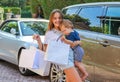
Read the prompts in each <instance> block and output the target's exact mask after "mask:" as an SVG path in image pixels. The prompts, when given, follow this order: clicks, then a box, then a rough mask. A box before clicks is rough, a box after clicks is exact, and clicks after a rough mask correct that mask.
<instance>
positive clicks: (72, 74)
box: [64, 67, 82, 82]
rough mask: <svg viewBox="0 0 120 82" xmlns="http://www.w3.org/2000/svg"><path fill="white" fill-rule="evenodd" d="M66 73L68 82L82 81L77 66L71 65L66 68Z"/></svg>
mask: <svg viewBox="0 0 120 82" xmlns="http://www.w3.org/2000/svg"><path fill="white" fill-rule="evenodd" d="M64 72H65V74H66V82H82V79H81V78H80V77H79V74H78V72H77V70H76V68H75V67H71V68H68V69H65V70H64Z"/></svg>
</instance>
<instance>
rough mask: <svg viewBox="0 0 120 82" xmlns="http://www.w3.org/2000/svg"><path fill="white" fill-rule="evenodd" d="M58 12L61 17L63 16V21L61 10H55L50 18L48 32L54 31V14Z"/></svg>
mask: <svg viewBox="0 0 120 82" xmlns="http://www.w3.org/2000/svg"><path fill="white" fill-rule="evenodd" d="M56 12H57V13H59V14H60V16H61V18H62V19H63V14H62V12H61V10H59V9H54V10H53V11H52V12H51V14H50V17H49V24H48V28H47V31H49V30H52V29H53V28H54V24H53V22H52V20H53V16H54V14H55V13H56Z"/></svg>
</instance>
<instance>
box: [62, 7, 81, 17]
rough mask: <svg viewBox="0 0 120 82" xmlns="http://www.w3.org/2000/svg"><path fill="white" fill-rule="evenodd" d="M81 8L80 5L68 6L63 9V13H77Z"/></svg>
mask: <svg viewBox="0 0 120 82" xmlns="http://www.w3.org/2000/svg"><path fill="white" fill-rule="evenodd" d="M79 8H80V7H79V6H76V7H70V8H66V9H64V10H63V13H64V14H66V15H72V14H76V13H77V12H78V10H79Z"/></svg>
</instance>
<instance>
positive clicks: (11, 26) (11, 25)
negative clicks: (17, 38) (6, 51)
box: [1, 21, 19, 33]
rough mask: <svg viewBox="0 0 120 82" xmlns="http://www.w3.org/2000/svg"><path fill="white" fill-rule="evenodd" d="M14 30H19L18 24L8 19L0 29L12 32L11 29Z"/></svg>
mask: <svg viewBox="0 0 120 82" xmlns="http://www.w3.org/2000/svg"><path fill="white" fill-rule="evenodd" d="M13 29H14V30H15V31H16V32H19V30H18V24H17V22H16V21H9V22H6V23H5V24H4V25H2V27H1V30H2V31H4V32H8V33H12V30H13Z"/></svg>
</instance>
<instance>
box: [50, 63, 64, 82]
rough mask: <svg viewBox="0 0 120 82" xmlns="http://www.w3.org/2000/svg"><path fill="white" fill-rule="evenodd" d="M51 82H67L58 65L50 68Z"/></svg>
mask: <svg viewBox="0 0 120 82" xmlns="http://www.w3.org/2000/svg"><path fill="white" fill-rule="evenodd" d="M50 82H66V76H65V74H64V72H63V70H61V69H60V67H59V66H58V65H55V64H52V65H51V68H50Z"/></svg>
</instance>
